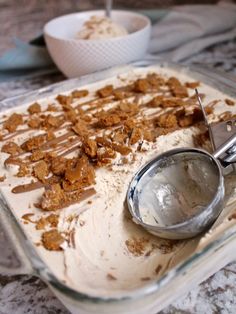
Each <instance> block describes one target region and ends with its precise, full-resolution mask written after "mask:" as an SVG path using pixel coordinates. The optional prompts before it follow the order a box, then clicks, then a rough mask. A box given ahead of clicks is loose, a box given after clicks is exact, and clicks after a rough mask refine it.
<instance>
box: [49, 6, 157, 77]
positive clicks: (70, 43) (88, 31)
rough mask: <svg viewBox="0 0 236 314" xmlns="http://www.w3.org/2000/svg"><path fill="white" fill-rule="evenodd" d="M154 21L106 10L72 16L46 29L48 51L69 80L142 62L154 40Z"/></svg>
mask: <svg viewBox="0 0 236 314" xmlns="http://www.w3.org/2000/svg"><path fill="white" fill-rule="evenodd" d="M150 30H151V23H150V20H149V19H148V18H147V17H146V16H144V15H142V14H138V13H134V12H129V11H118V10H113V11H112V14H111V18H107V17H105V13H104V11H103V10H96V11H86V12H80V13H72V14H68V15H64V16H61V17H58V18H55V19H53V20H51V21H50V22H48V23H47V24H46V25H45V27H44V37H45V40H46V44H47V48H48V51H49V53H50V55H51V57H52V59H53V61H54V62H55V64H56V65H57V67H58V68H59V69H60V70H61V71H62V72H63V73H64V74H65V75H66V76H67V77H69V78H73V77H78V76H81V75H85V74H89V73H92V72H96V71H100V70H103V69H107V68H109V67H113V66H118V65H123V64H127V63H131V62H133V61H137V60H140V59H142V58H143V57H144V56H145V54H146V51H147V49H148V44H149V40H150Z"/></svg>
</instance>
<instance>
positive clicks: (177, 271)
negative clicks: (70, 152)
mask: <svg viewBox="0 0 236 314" xmlns="http://www.w3.org/2000/svg"><path fill="white" fill-rule="evenodd" d="M155 64H156V62H155V61H150V62H149V61H145V62H137V63H136V64H134V65H132V66H123V67H118V68H114V69H109V70H106V71H102V72H98V73H94V74H91V75H87V76H84V77H82V78H78V79H71V80H66V81H64V82H61V83H57V84H53V85H50V86H48V87H46V88H42V89H39V90H37V91H33V92H30V93H28V94H25V95H22V96H17V97H13V98H9V99H6V100H4V101H2V102H1V103H0V110H1V111H3V110H6V109H9V108H12V107H16V106H20V105H22V104H24V103H28V102H31V101H35V100H36V99H38V100H39V99H41V98H45V97H48V96H52V95H55V94H58V93H63V92H66V91H68V90H71V89H73V88H78V87H82V86H83V85H85V84H88V83H93V82H97V81H100V80H104V79H107V78H109V77H112V76H116V75H118V74H122V73H126V72H127V71H129V70H131V69H132V68H134V67H145V66H150V65H155ZM158 65H159V66H162V67H166V68H172V69H174V70H177V71H182V72H184V73H186V74H188V75H189V76H190V77H192V78H194V79H197V80H199V81H201V82H203V83H206V84H208V85H211V86H213V87H214V88H216V89H218V90H220V91H223V92H224V93H226V94H227V95H229V96H231V97H235V98H236V92H235V83H236V79H235V78H233V77H231V76H230V75H228V74H225V73H223V72H222V73H221V72H218V71H210V70H209V69H205V68H202V67H197V66H190V67H187V66H186V67H184V66H180V65H176V64H171V63H167V62H163V63H158ZM0 196H1V195H0ZM235 202H236V199H235ZM235 202H234V198H233V197H231V199H230V201H229V202H228V203H227V205H226V207H225V209H224V210H223V212H222V214H221V215H220V217H219V218H218V220H217V222H216V223H215V224H214V226H213V229H214V231H210V232H209V233H207V234H206V235H205V236H204V244H201V245H199V243H201V239H200V238H198V239H197V240H196V239H193V240H190V241H193V243H196V250H195V251H194V253H193V254H190V255H189V256H188V257H187V258H186V259H184V260H183V261H182V262H180V263H179V264H178V265H176V266H174V267H172V268H171V269H170V270H169V271H167V272H166V273H165V274H164V275H162V276H161V277H160V278H159V279H158V280H157V281H155V282H150V283H147V282H146V283H145V282H144V284H143V287H141V288H139V289H135V290H132V291H129V292H128V293H127V295H126V296H122V297H120V298H105V297H102V298H101V297H92V296H90V295H87V294H83V293H79V292H78V291H76V290H73V289H71V288H70V287H68V286H66V285H65V284H64V283H63V282H62V281H60V280H58V279H57V278H56V277H55V276H54V275H53V274H52V272H51V271H50V269H49V268H48V266H47V265H46V264H45V263H44V261H43V260H42V259H41V258H40V257H39V255H38V253H37V251H36V249H35V247H34V245H33V244H32V243H31V241H29V239H28V238H27V236H26V234H25V232H24V231H23V229H22V227H21V225H20V223H19V222H18V220H17V219H16V217H15V216H14V215H13V213H12V212H11V210H10V208H9V207H8V206H7V204H6V202H5V200H4V198H3V197H2V196H1V197H0V208H1V210H0V216H1V224H2V226H3V229H4V231H5V232H6V233H7V234H8V237H9V238H10V240H11V242H12V243H13V245H14V247H15V251H16V254H17V256H18V258H17V260H18V261H19V263H17V265H16V267H15V268H8V267H6V265H5V266H4V265H0V272H1V273H7V274H33V275H36V276H39V277H40V278H41V279H42V280H43V281H45V282H46V283H47V284H48V285H49V286H50V287H51V289H52V290H53V292H54V293H55V294H56V295H57V296H58V298H59V299H60V300H61V301H62V302H63V303H64V304H65V306H66V307H67V308H68V309H69V310H70V311H71V312H72V313H86V314H88V313H130V314H131V313H140V314H144V313H145V314H148V313H150V314H152V313H157V312H158V311H160V310H161V309H163V308H164V307H165V306H167V305H168V304H169V303H171V302H173V301H174V300H175V299H176V298H178V297H179V296H181V295H182V294H183V293H185V292H187V291H189V290H190V289H191V288H192V287H193V286H194V285H196V284H197V283H200V282H201V281H203V280H204V279H205V278H207V277H209V276H210V275H211V274H213V273H214V272H216V271H217V270H219V269H220V268H222V267H223V266H224V265H226V264H227V263H229V262H231V261H232V260H233V259H234V258H235V257H236V254H235V253H234V251H235V250H233V249H232V248H233V247H234V245H235V243H236V225H234V223H233V221H232V222H231V223H229V224H227V225H224V224H221V222H222V220H223V218H224V217H225V215H226V214H227V213H229V212H231V211H232V210H233V208H234V206H235V204H236V203H235ZM212 232H214V237H212ZM194 245H195V244H194ZM183 283H184V284H183Z"/></svg>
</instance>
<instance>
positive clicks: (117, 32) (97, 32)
mask: <svg viewBox="0 0 236 314" xmlns="http://www.w3.org/2000/svg"><path fill="white" fill-rule="evenodd" d="M127 34H128V32H127V30H126V29H125V28H124V27H123V26H122V25H119V24H117V23H115V22H113V21H112V20H111V19H110V18H108V17H103V16H91V18H90V19H89V20H88V21H86V22H85V23H84V25H83V26H82V29H81V30H80V31H79V32H78V34H77V38H78V39H108V38H115V37H121V36H124V35H127Z"/></svg>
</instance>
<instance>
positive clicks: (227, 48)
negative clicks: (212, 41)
mask: <svg viewBox="0 0 236 314" xmlns="http://www.w3.org/2000/svg"><path fill="white" fill-rule="evenodd" d="M3 2H4V1H3ZM33 2H34V1H33ZM60 2H63V1H60ZM72 2H73V3H74V1H71V2H70V1H69V3H72ZM63 3H65V1H64V2H63ZM1 4H2V3H1V1H0V7H1ZM68 6H69V5H68ZM31 9H32V8H31ZM54 9H55V8H54ZM7 10H9V11H5V12H8V14H13V13H12V12H11V11H10V9H9V8H8V7H7ZM26 10H29V8H28V9H26ZM50 10H51V11H50ZM50 10H49V11H50V12H51V13H53V14H54V15H55V12H54V11H55V10H56V9H55V10H54V11H53V6H50ZM37 12H38V13H37ZM57 12H58V9H57ZM28 13H29V12H28ZM33 13H34V15H35V17H36V22H35V23H34V22H33V20H32V16H29V15H28V18H29V21H28V23H27V26H25V28H23V31H22V32H23V33H22V38H24V39H29V38H30V36H31V37H32V36H34V35H35V34H36V30H38V31H39V29H40V27H41V26H42V23H44V22H45V18H48V17H49V13H47V14H46V17H45V15H44V18H42V19H41V20H40V16H41V17H42V16H43V12H39V11H33ZM1 17H4V19H5V21H6V23H7V15H6V14H5V15H4V16H3V10H0V18H1ZM24 18H27V15H26V16H25V17H24ZM18 19H19V21H20V18H19V15H18ZM11 21H12V22H11V23H10V24H9V23H8V25H10V26H9V33H10V35H12V36H13V35H14V34H17V36H19V34H18V33H17V31H16V28H17V23H16V21H14V22H13V20H11ZM37 21H40V22H37ZM33 23H34V24H33ZM4 25H5V26H4V27H6V28H7V26H6V24H4ZM32 29H34V32H33V33H32ZM14 32H15V33H14ZM9 33H8V36H6V35H4V32H2V33H1V34H0V40H1V48H0V53H2V52H3V51H5V50H6V49H7V48H9V47H10V46H11V43H10V42H9ZM4 36H5V37H4ZM2 43H3V44H2ZM188 63H201V64H207V65H208V66H209V67H214V68H219V69H222V70H225V71H229V72H231V73H233V74H235V75H236V40H235V41H231V42H226V43H223V44H220V45H217V46H214V47H211V48H210V49H208V50H207V51H204V52H202V53H201V54H198V55H196V56H194V57H192V58H191V59H190V60H188ZM63 79H64V77H63V75H62V74H60V73H55V74H52V75H50V76H49V75H44V76H40V77H31V78H24V79H23V80H21V79H18V80H11V81H7V82H2V83H0V100H1V99H4V98H5V97H10V96H14V95H18V94H21V93H24V92H27V91H30V90H33V89H37V88H40V87H43V86H46V85H48V84H51V83H53V82H58V81H61V80H63ZM0 252H1V254H0V262H1V261H3V260H4V261H5V263H13V262H14V259H15V256H14V252H13V251H12V249H11V246H10V243H8V241H7V239H6V238H5V235H4V233H3V232H1V229H0ZM0 287H1V289H0V314H11V313H17V314H25V313H29V314H49V313H50V314H56V313H61V314H68V313H69V312H68V311H67V310H66V309H65V308H64V306H63V305H62V304H61V303H60V301H58V300H57V299H56V297H55V296H54V295H53V294H52V292H51V291H50V290H49V289H48V288H47V286H46V285H45V284H44V283H43V282H42V281H41V280H40V279H38V278H36V277H32V276H3V275H0ZM161 313H162V314H167V313H179V314H181V313H183V314H184V313H199V314H215V313H222V314H227V313H236V262H235V263H231V264H230V265H227V266H226V267H224V268H223V269H222V270H220V271H218V272H217V273H216V274H215V275H213V276H211V277H210V278H208V279H207V280H206V281H204V282H203V283H202V284H200V285H198V286H196V287H195V289H193V290H191V291H189V293H188V294H187V295H184V296H183V297H182V298H180V299H178V300H176V301H175V302H174V303H173V304H171V305H169V306H168V307H167V308H165V309H164V310H163V311H162V312H161Z"/></svg>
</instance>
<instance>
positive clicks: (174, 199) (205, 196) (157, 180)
mask: <svg viewBox="0 0 236 314" xmlns="http://www.w3.org/2000/svg"><path fill="white" fill-rule="evenodd" d="M196 94H197V98H198V101H199V105H200V106H201V108H202V112H203V116H204V119H205V124H206V126H207V127H208V130H209V134H210V140H211V143H212V146H213V149H214V150H215V151H214V153H213V154H210V153H208V152H206V151H204V150H202V149H196V148H178V149H173V150H170V151H167V152H165V153H163V154H161V155H159V156H157V157H156V158H155V159H153V160H151V161H150V162H149V163H148V164H146V165H145V166H144V167H143V168H141V169H140V170H139V171H138V172H137V173H136V174H135V176H134V178H133V179H132V182H131V183H130V186H129V188H128V192H127V203H128V207H129V211H130V213H131V215H132V217H133V220H134V222H136V223H137V224H140V225H141V226H143V227H144V228H145V229H147V230H148V231H149V232H151V233H153V234H155V235H157V236H159V237H161V238H167V239H185V238H191V237H194V236H195V235H197V234H199V233H201V232H203V231H205V230H206V229H207V228H208V227H209V226H210V225H211V224H213V222H214V221H215V220H216V219H217V217H218V216H219V214H220V212H221V211H222V209H223V205H224V197H225V189H224V173H225V169H226V168H228V166H229V165H230V164H232V163H233V162H234V161H235V160H236V127H235V124H236V120H234V119H233V120H228V121H224V122H221V123H217V124H209V123H208V121H207V118H206V114H205V111H204V108H203V106H202V103H201V99H200V97H199V94H198V92H197V90H196Z"/></svg>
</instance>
